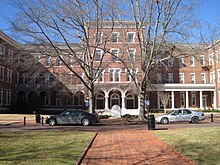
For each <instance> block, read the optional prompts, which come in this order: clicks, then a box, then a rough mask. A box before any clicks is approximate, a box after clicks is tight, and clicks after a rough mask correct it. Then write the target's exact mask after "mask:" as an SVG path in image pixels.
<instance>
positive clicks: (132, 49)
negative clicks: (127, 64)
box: [127, 48, 136, 61]
mask: <svg viewBox="0 0 220 165" xmlns="http://www.w3.org/2000/svg"><path fill="white" fill-rule="evenodd" d="M130 50H131V51H134V57H133V59H130V52H129V51H130ZM127 53H128V60H129V61H134V60H135V58H136V49H135V48H130V49H128V50H127Z"/></svg>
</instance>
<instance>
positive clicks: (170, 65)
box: [168, 57, 173, 67]
mask: <svg viewBox="0 0 220 165" xmlns="http://www.w3.org/2000/svg"><path fill="white" fill-rule="evenodd" d="M168 66H169V67H173V57H170V58H169V59H168Z"/></svg>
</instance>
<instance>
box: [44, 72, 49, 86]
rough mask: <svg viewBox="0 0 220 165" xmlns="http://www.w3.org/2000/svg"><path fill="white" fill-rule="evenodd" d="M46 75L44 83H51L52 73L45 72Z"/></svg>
mask: <svg viewBox="0 0 220 165" xmlns="http://www.w3.org/2000/svg"><path fill="white" fill-rule="evenodd" d="M44 76H45V81H44V83H45V84H49V83H50V73H47V74H45V75H44Z"/></svg>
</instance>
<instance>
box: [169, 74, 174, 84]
mask: <svg viewBox="0 0 220 165" xmlns="http://www.w3.org/2000/svg"><path fill="white" fill-rule="evenodd" d="M170 75H172V76H170ZM170 77H172V80H171V81H170ZM168 83H173V73H168Z"/></svg>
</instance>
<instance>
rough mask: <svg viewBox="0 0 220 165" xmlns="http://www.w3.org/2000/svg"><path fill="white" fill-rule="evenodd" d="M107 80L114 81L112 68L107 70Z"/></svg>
mask: <svg viewBox="0 0 220 165" xmlns="http://www.w3.org/2000/svg"><path fill="white" fill-rule="evenodd" d="M109 80H110V81H111V82H112V81H114V69H110V71H109Z"/></svg>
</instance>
